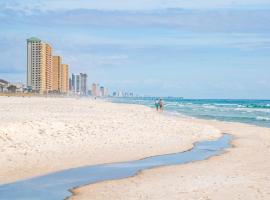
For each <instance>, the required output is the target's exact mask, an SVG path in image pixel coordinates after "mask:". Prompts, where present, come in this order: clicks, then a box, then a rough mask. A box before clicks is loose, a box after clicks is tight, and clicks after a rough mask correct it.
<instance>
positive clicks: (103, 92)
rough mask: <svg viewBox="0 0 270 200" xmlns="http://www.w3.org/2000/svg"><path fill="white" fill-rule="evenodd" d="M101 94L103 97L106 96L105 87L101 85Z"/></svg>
mask: <svg viewBox="0 0 270 200" xmlns="http://www.w3.org/2000/svg"><path fill="white" fill-rule="evenodd" d="M100 96H101V97H104V96H105V88H104V87H103V86H101V87H100Z"/></svg>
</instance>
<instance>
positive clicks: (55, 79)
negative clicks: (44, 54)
mask: <svg viewBox="0 0 270 200" xmlns="http://www.w3.org/2000/svg"><path fill="white" fill-rule="evenodd" d="M61 65H62V58H61V56H53V67H52V91H53V92H54V93H59V92H60V70H61Z"/></svg>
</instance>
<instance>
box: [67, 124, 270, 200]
mask: <svg viewBox="0 0 270 200" xmlns="http://www.w3.org/2000/svg"><path fill="white" fill-rule="evenodd" d="M193 121H195V122H198V123H206V124H209V125H212V126H213V127H215V128H217V129H219V130H220V131H222V132H226V133H230V134H232V135H233V136H234V140H233V147H232V148H230V149H229V150H228V151H227V152H226V153H225V154H223V155H221V156H217V157H212V158H210V159H209V160H206V161H200V162H195V163H191V164H186V165H179V166H171V167H164V168H156V169H151V170H146V171H143V172H142V173H140V174H139V175H138V176H135V177H132V178H128V179H123V180H118V181H107V182H103V183H98V184H94V185H89V186H85V187H82V188H79V189H76V190H74V194H75V196H74V197H73V198H71V199H72V200H86V199H93V200H105V199H118V200H128V199H130V200H135V199H136V200H137V199H140V200H148V199H155V200H165V199H170V200H173V199H175V200H176V199H177V200H178V199H186V200H210V199H211V200H228V199H230V200H254V199H256V200H268V199H270V189H269V188H270V179H269V174H270V162H269V159H268V158H269V156H270V129H269V128H261V127H256V126H251V125H245V124H240V123H226V122H217V121H205V120H193Z"/></svg>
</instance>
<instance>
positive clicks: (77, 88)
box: [71, 73, 88, 95]
mask: <svg viewBox="0 0 270 200" xmlns="http://www.w3.org/2000/svg"><path fill="white" fill-rule="evenodd" d="M87 78H88V76H87V74H84V73H80V74H79V75H78V74H72V78H71V84H72V85H71V90H72V92H73V93H74V94H77V95H87V93H88V88H87V82H88V81H87Z"/></svg>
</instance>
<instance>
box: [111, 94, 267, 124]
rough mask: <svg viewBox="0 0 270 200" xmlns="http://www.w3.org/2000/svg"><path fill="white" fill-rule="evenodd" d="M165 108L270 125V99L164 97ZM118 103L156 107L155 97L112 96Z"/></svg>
mask: <svg viewBox="0 0 270 200" xmlns="http://www.w3.org/2000/svg"><path fill="white" fill-rule="evenodd" d="M163 100H164V102H165V110H166V111H169V112H171V113H174V114H177V115H187V116H192V117H198V118H203V119H215V120H221V121H230V122H242V123H248V124H253V125H257V126H264V127H270V100H228V99H218V100H217V99H180V98H164V99H163ZM110 101H112V102H116V103H131V104H142V105H146V106H150V107H154V105H153V104H154V101H155V98H111V99H110Z"/></svg>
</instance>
